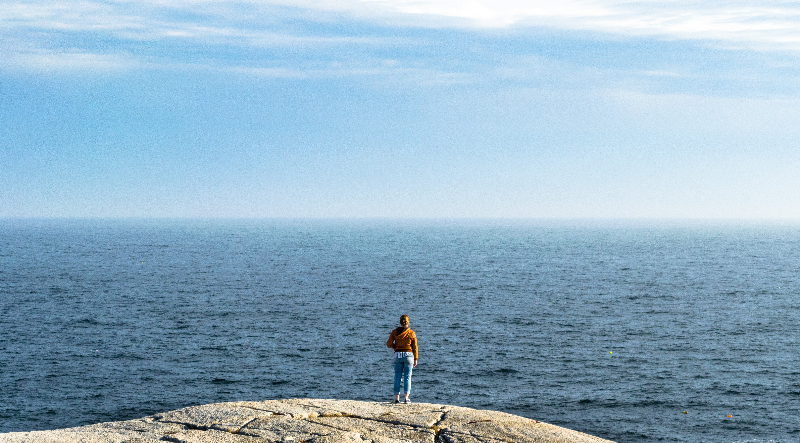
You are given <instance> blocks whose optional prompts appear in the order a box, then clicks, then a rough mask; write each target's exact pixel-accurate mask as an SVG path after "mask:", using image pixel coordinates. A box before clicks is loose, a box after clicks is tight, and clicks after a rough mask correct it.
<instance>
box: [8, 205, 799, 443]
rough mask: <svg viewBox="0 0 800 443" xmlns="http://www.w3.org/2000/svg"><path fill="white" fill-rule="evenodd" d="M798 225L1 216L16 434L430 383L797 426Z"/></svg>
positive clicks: (666, 433)
mask: <svg viewBox="0 0 800 443" xmlns="http://www.w3.org/2000/svg"><path fill="white" fill-rule="evenodd" d="M798 271H800V226H798V225H791V224H779V223H762V224H755V223H750V224H747V223H735V222H713V223H712V222H706V223H692V222H610V221H609V222H586V221H584V222H581V221H487V220H484V221H447V222H444V221H414V220H13V219H12V220H0V314H2V315H0V432H11V431H30V430H46V429H56V428H63V427H72V426H80V425H86V424H91V423H97V422H103V421H116V420H126V419H133V418H140V417H143V416H146V415H149V414H154V413H157V412H163V411H168V410H173V409H178V408H183V407H187V406H191V405H198V404H206V403H214V402H225V401H240V400H267V399H281V398H299V397H311V398H336V399H355V400H368V401H384V400H387V401H388V400H390V399H391V398H392V377H393V372H392V367H391V357H392V351H391V350H390V349H389V348H387V347H386V346H385V342H386V339H387V338H388V336H389V333H390V332H391V330H392V329H393V328H394V327H395V326H396V325H397V323H398V319H399V317H400V315H401V314H408V315H409V317H410V318H411V327H412V329H414V330H415V331H416V333H417V336H418V340H419V347H420V360H419V366H418V367H417V368H416V369H415V370H414V375H413V378H412V380H413V385H412V393H411V398H412V400H413V401H415V402H427V403H440V404H451V405H458V406H465V407H471V408H478V409H492V410H499V411H505V412H509V413H512V414H518V415H522V416H525V417H530V418H534V419H536V420H540V421H544V422H547V423H552V424H556V425H559V426H564V427H567V428H570V429H575V430H578V431H582V432H586V433H589V434H593V435H596V436H599V437H603V438H607V439H611V440H616V441H619V442H720V443H734V442H742V443H743V442H750V443H766V442H797V441H800V352H798V351H799V347H798V345H800V341H799V340H798V338H800V312H799V311H800V310H799V309H798V308H800V297H799V296H800V272H798Z"/></svg>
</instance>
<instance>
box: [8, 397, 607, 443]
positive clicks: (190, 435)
mask: <svg viewBox="0 0 800 443" xmlns="http://www.w3.org/2000/svg"><path fill="white" fill-rule="evenodd" d="M609 441H610V440H604V439H601V438H598V437H593V436H591V435H588V434H584V433H582V432H577V431H573V430H570V429H566V428H562V427H559V426H554V425H550V424H547V423H542V422H539V421H536V420H531V419H529V418H524V417H520V416H516V415H511V414H506V413H504V412H497V411H483V410H477V409H470V408H463V407H459V406H448V405H437V404H428V403H412V404H409V405H406V404H402V403H400V404H393V403H380V402H364V401H354V400H319V399H288V400H267V401H261V402H249V401H244V402H232V403H214V404H208V405H202V406H191V407H188V408H183V409H178V410H176V411H170V412H165V413H161V414H155V415H151V416H149V417H144V418H140V419H136V420H127V421H118V422H109V423H99V424H95V425H89V426H81V427H77V428H67V429H57V430H53V431H33V432H11V433H6V434H0V442H4V443H6V442H7V443H155V442H159V443H160V442H172V443H264V442H270V443H272V442H292V443H367V442H370V443H423V442H424V443H500V442H514V443H528V442H531V443H533V442H535V443H567V442H570V443H572V442H575V443H601V442H609Z"/></svg>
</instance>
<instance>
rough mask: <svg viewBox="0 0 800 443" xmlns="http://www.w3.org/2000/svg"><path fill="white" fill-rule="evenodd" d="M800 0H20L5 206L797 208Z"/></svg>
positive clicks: (128, 209) (2, 35)
mask: <svg viewBox="0 0 800 443" xmlns="http://www.w3.org/2000/svg"><path fill="white" fill-rule="evenodd" d="M799 23H800V3H798V2H785V1H772V0H770V1H761V2H749V1H740V0H736V1H713V2H711V1H691V2H689V1H682V0H653V1H637V2H623V1H613V0H585V1H584V0H579V1H578V0H576V1H570V0H562V1H513V0H495V1H492V2H488V1H473V2H465V1H455V0H439V1H422V0H405V1H390V0H371V1H369V0H363V1H355V0H339V1H334V0H330V1H326V0H323V1H310V0H308V1H307V0H278V1H271V0H267V1H248V0H244V1H238V2H228V1H204V0H196V1H180V2H179V1H173V0H137V1H82V2H59V1H42V2H34V1H27V2H25V1H14V0H11V1H10V2H4V3H3V6H2V7H0V128H1V129H0V217H401V218H403V217H412V218H413V217H424V218H429V217H431V218H437V217H458V218H463V217H504V218H505V217H512V218H519V217H522V218H694V219H718V218H722V219H787V220H798V219H800V124H798V123H800V25H798V24H799Z"/></svg>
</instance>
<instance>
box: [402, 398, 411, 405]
mask: <svg viewBox="0 0 800 443" xmlns="http://www.w3.org/2000/svg"><path fill="white" fill-rule="evenodd" d="M403 403H405V404H407V405H410V404H411V400H409V399H405V400H403Z"/></svg>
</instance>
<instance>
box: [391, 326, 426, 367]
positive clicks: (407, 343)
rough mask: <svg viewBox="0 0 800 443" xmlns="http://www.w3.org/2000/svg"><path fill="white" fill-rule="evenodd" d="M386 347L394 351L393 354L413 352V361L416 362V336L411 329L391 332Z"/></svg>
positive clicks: (399, 329)
mask: <svg viewBox="0 0 800 443" xmlns="http://www.w3.org/2000/svg"><path fill="white" fill-rule="evenodd" d="M386 346H387V347H390V348H392V349H394V352H413V353H414V361H417V357H418V356H419V354H417V334H415V333H414V331H412V330H411V328H397V329H395V330H394V331H392V334H391V335H390V336H389V340H387V341H386Z"/></svg>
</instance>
